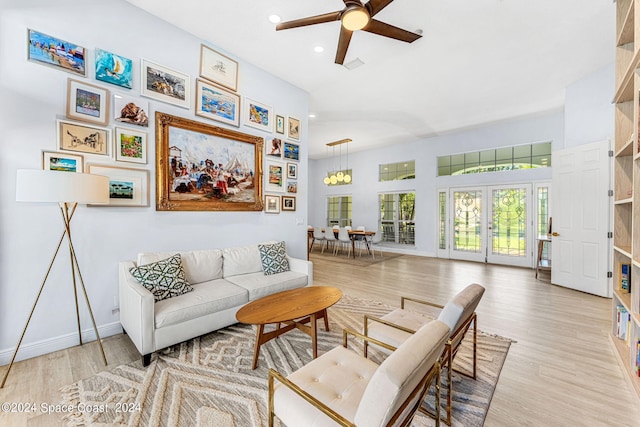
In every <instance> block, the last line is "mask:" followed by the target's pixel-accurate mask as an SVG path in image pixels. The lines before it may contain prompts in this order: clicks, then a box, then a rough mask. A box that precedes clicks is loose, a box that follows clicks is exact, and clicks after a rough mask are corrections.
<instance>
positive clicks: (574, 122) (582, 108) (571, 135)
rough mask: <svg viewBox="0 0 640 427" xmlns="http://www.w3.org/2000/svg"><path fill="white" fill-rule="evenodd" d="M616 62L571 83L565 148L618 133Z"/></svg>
mask: <svg viewBox="0 0 640 427" xmlns="http://www.w3.org/2000/svg"><path fill="white" fill-rule="evenodd" d="M614 93H615V65H614V64H613V63H611V64H609V65H607V66H606V67H603V68H601V69H600V70H597V71H596V72H594V73H592V74H590V75H588V76H586V77H584V78H583V79H580V80H578V81H577V82H575V83H573V84H571V85H569V86H568V87H567V88H566V91H565V109H564V112H565V115H564V123H565V139H564V142H565V148H571V147H575V146H576V145H581V144H585V143H590V142H597V141H603V140H605V139H607V138H611V137H612V136H613V135H614V130H615V129H614V124H615V119H614V117H615V105H614V104H613V102H612V101H613V96H614Z"/></svg>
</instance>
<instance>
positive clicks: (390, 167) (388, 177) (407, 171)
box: [378, 160, 416, 182]
mask: <svg viewBox="0 0 640 427" xmlns="http://www.w3.org/2000/svg"><path fill="white" fill-rule="evenodd" d="M415 177H416V161H415V160H409V161H406V162H398V163H387V164H384V165H380V166H379V171H378V180H379V181H380V182H383V181H396V180H401V179H415Z"/></svg>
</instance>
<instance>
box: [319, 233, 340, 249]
mask: <svg viewBox="0 0 640 427" xmlns="http://www.w3.org/2000/svg"><path fill="white" fill-rule="evenodd" d="M337 240H338V239H336V235H335V234H334V232H333V228H327V229H326V230H325V231H324V241H325V244H326V246H327V250H328V249H329V245H331V249H332V250H333V254H334V255H335V254H336V241H337ZM322 253H324V247H323V248H322Z"/></svg>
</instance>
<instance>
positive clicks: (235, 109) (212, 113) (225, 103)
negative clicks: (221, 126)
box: [196, 79, 240, 127]
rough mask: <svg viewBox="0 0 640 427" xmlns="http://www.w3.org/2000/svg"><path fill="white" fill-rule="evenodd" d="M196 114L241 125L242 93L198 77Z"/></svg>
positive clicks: (229, 123)
mask: <svg viewBox="0 0 640 427" xmlns="http://www.w3.org/2000/svg"><path fill="white" fill-rule="evenodd" d="M196 115H198V116H201V117H205V118H207V119H211V120H216V121H219V122H222V123H226V124H228V125H233V126H236V127H238V126H240V95H237V94H235V93H232V92H229V91H228V90H225V89H222V88H221V87H218V86H216V85H213V84H211V83H209V82H206V81H204V80H200V79H196Z"/></svg>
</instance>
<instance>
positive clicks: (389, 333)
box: [364, 283, 485, 425]
mask: <svg viewBox="0 0 640 427" xmlns="http://www.w3.org/2000/svg"><path fill="white" fill-rule="evenodd" d="M484 291H485V288H484V287H483V286H481V285H479V284H477V283H472V284H470V285H469V286H467V287H466V288H464V289H463V290H462V291H460V292H458V293H457V294H456V295H455V296H454V297H453V298H452V299H451V300H449V302H447V304H446V305H444V306H442V305H439V304H434V303H432V302H429V301H423V300H420V299H415V298H409V297H401V299H400V308H399V309H396V310H394V311H392V312H391V313H388V314H386V315H384V316H382V317H380V318H377V317H373V316H369V315H365V319H364V334H365V335H367V336H370V337H372V338H374V339H377V340H380V341H384V342H387V343H389V344H391V345H393V346H399V345H401V344H402V342H403V341H404V340H406V339H408V337H410V336H411V334H413V333H415V331H416V330H418V329H419V328H420V327H421V326H422V325H424V324H425V323H428V322H430V321H431V320H432V319H431V317H428V316H426V315H424V314H422V313H419V312H416V311H411V310H407V309H405V305H406V302H407V301H409V302H412V303H417V304H424V305H428V306H431V307H436V308H439V309H441V311H440V314H439V316H438V319H439V320H441V321H443V322H444V323H446V324H447V325H449V327H450V330H451V334H450V336H449V338H448V340H447V343H446V345H445V348H444V351H443V354H442V367H443V368H444V367H445V366H446V367H447V378H448V381H447V404H446V417H445V418H444V422H445V423H446V424H447V425H451V397H452V370H454V369H453V360H454V358H455V356H456V354H457V353H458V350H459V348H460V344H461V343H462V340H463V339H464V337H465V335H466V333H467V331H468V330H469V328H470V327H471V324H473V368H472V373H467V372H463V371H459V370H455V371H456V372H458V373H461V374H463V375H466V376H468V377H471V378H473V379H474V380H475V379H476V371H477V332H478V324H477V322H478V318H477V315H476V313H475V310H476V307H477V306H478V304H479V303H480V299H481V298H482V295H483V294H484ZM368 345H369V343H367V342H365V350H364V351H365V356H366V355H367V349H368ZM382 350H383V351H385V349H384V348H382ZM387 351H388V350H387ZM420 410H421V411H423V412H426V411H427V410H426V409H424V408H423V407H422V406H421V407H420ZM429 415H431V416H434V417H436V416H437V417H439V414H438V415H437V414H433V413H429Z"/></svg>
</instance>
